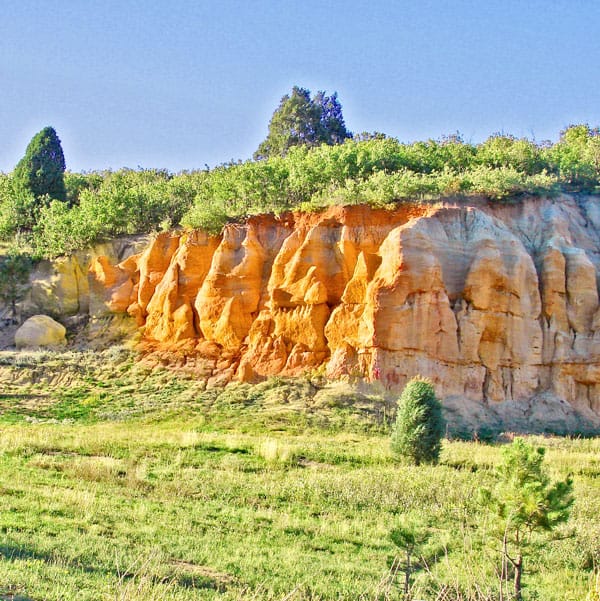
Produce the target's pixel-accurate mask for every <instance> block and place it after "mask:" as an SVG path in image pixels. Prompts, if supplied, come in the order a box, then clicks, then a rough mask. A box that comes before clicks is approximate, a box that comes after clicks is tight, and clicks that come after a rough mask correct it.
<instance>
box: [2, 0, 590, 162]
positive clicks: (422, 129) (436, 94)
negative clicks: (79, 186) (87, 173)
mask: <svg viewBox="0 0 600 601" xmlns="http://www.w3.org/2000/svg"><path fill="white" fill-rule="evenodd" d="M599 31H600V2H598V1H597V0H589V1H586V0H570V1H567V0H565V1H562V0H545V1H537V0H519V1H517V0H514V1H513V0H487V1H486V0H478V1H475V0H473V1H470V0H454V1H452V0H447V1H443V0H412V1H401V0H397V1H395V2H391V1H390V2H386V1H382V0H379V1H378V0H371V1H370V2H368V1H359V0H346V1H339V2H336V1H329V2H324V1H321V2H316V1H313V0H302V1H300V0H297V1H290V0H278V1H266V0H262V1H261V0H246V1H242V0H240V1H234V0H214V1H210V2H209V1H202V0H195V1H194V0H170V1H167V0H164V1H160V2H159V1H153V0H144V1H138V0H102V1H100V0H53V1H52V2H48V1H47V0H44V1H42V0H3V2H2V19H1V20H0V82H1V83H2V85H1V86H0V140H1V144H0V170H1V171H11V170H12V169H13V167H14V165H15V164H16V162H17V161H18V160H19V159H20V157H21V156H22V155H23V153H24V151H25V147H26V146H27V143H28V141H29V140H30V138H31V137H32V136H33V135H34V134H35V133H36V132H37V131H39V130H40V129H42V128H43V127H44V126H46V125H52V126H54V127H55V128H56V130H57V132H58V135H59V137H60V138H61V140H62V143H63V149H64V151H65V156H66V160H67V167H68V168H69V169H71V170H73V171H81V170H90V169H104V168H109V167H111V168H119V167H123V166H126V167H131V168H135V167H138V166H141V167H164V168H167V169H169V170H171V171H178V170H181V169H193V168H202V167H204V165H205V164H208V165H210V166H214V165H216V164H219V163H221V162H224V161H227V160H229V159H232V158H234V159H238V158H241V159H246V158H249V157H251V155H252V153H253V151H254V150H255V149H256V147H257V146H258V144H259V143H260V141H261V140H262V139H263V138H264V137H265V136H266V132H267V125H268V122H269V119H270V117H271V114H272V113H273V110H274V109H275V108H276V106H277V104H278V103H279V100H280V98H281V96H282V95H283V94H285V93H286V92H288V91H290V90H291V88H292V86H293V85H300V86H303V87H307V88H309V89H310V90H312V91H313V92H316V91H317V90H326V91H327V92H329V93H331V92H333V91H337V92H338V96H339V99H340V101H341V103H342V105H343V109H344V116H345V119H346V124H347V126H348V127H349V128H350V129H351V130H352V131H355V132H360V131H381V132H385V133H387V134H389V135H393V136H396V137H398V138H399V139H400V140H402V141H413V140H417V139H427V138H430V137H431V138H438V137H440V136H442V135H444V134H450V133H455V132H456V131H459V132H460V133H461V134H462V135H463V137H464V138H465V139H466V140H470V141H473V142H478V141H481V140H483V139H485V138H486V137H488V136H489V135H490V134H491V133H493V132H497V131H504V132H505V133H512V134H514V135H516V136H526V137H529V138H535V139H537V140H543V139H556V138H557V136H558V133H559V131H560V130H561V129H562V128H563V127H564V126H565V125H568V124H570V123H579V122H588V123H590V124H591V125H594V126H595V125H598V124H600V43H599V42H598V32H599Z"/></svg>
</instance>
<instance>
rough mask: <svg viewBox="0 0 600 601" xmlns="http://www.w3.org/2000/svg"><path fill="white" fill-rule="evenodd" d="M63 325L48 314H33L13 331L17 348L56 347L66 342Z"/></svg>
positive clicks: (65, 331)
mask: <svg viewBox="0 0 600 601" xmlns="http://www.w3.org/2000/svg"><path fill="white" fill-rule="evenodd" d="M66 333H67V330H66V328H65V326H63V325H62V324H60V323H58V322H57V321H54V319H52V317H49V316H48V315H34V316H33V317H30V318H29V319H27V320H26V321H25V323H24V324H23V325H22V326H21V327H20V328H19V329H18V330H17V331H16V332H15V346H16V347H17V348H18V349H24V348H41V347H58V346H64V345H65V344H66V339H65V335H66Z"/></svg>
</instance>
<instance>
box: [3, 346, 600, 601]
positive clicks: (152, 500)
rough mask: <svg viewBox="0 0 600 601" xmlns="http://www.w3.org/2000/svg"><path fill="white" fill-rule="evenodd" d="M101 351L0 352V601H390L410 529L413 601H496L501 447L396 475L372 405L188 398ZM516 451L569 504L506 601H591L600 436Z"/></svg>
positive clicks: (599, 557) (280, 392) (268, 393)
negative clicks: (416, 549) (394, 537)
mask: <svg viewBox="0 0 600 601" xmlns="http://www.w3.org/2000/svg"><path fill="white" fill-rule="evenodd" d="M110 352H111V353H112V354H111V355H108V354H107V352H105V353H96V354H94V355H93V354H86V353H79V354H78V353H62V354H50V353H37V354H36V353H31V354H25V353H21V354H19V355H17V354H10V353H2V354H0V355H2V356H0V363H1V364H2V365H0V368H1V369H0V411H1V416H0V599H11V600H18V599H20V600H21V601H25V600H34V601H42V600H44V601H58V600H60V601H70V600H75V599H76V600H77V601H86V600H90V601H92V600H94V601H96V600H123V601H125V600H140V601H141V600H145V601H150V600H163V599H164V600H188V599H189V600H192V599H219V600H223V601H229V600H242V599H255V600H266V599H273V600H275V599H277V600H283V599H288V600H297V601H299V600H315V601H316V600H318V599H323V600H325V599H327V600H355V599H363V600H376V599H381V600H384V599H402V598H403V597H402V582H403V578H404V576H403V573H402V570H403V564H402V559H403V554H402V552H401V550H399V549H398V548H397V547H395V546H394V544H393V543H392V541H391V539H390V536H389V534H390V531H391V530H392V529H393V528H394V527H395V526H396V525H398V524H401V523H402V522H403V520H406V519H407V518H408V516H417V517H419V518H421V519H423V520H427V521H428V522H429V534H430V537H429V540H428V541H427V544H426V545H425V546H424V547H423V549H422V550H421V555H422V557H423V560H422V561H421V562H420V563H421V565H420V566H419V569H418V571H417V572H416V573H415V574H414V577H413V579H412V584H411V590H412V594H413V599H427V600H430V599H431V600H439V601H441V600H447V601H455V600H456V601H458V600H459V599H460V600H463V599H464V600H466V599H470V600H479V601H485V600H491V599H495V600H497V599H499V596H498V595H499V593H498V589H499V586H498V574H497V570H498V568H499V559H500V546H501V540H500V538H499V537H498V530H497V524H496V523H495V518H494V516H493V515H492V514H491V513H490V512H489V511H488V510H487V509H485V508H484V507H483V505H482V503H481V501H480V495H479V490H480V489H481V488H482V487H492V486H493V485H494V466H495V465H496V464H497V463H498V462H499V460H500V448H501V447H502V445H503V444H504V443H503V442H496V443H494V444H483V443H479V442H464V441H446V442H445V443H444V448H443V452H442V459H441V462H440V464H439V465H438V466H433V467H432V466H420V467H414V466H410V465H404V464H401V463H398V462H396V461H395V460H394V459H393V457H392V456H391V453H390V449H389V427H390V425H389V418H388V417H387V416H388V415H389V411H390V409H389V406H388V405H389V400H388V399H385V398H384V397H383V396H377V395H372V396H368V395H363V396H360V397H359V398H358V399H357V403H356V406H351V405H350V404H349V402H348V399H347V396H346V395H345V394H343V393H342V392H341V391H340V390H338V389H336V388H332V389H329V390H328V392H327V394H325V393H324V392H323V391H322V390H321V391H318V392H317V393H315V386H314V382H311V379H310V378H306V379H303V380H300V381H297V382H295V383H290V382H286V381H269V382H267V383H264V384H261V385H258V386H255V387H253V388H251V387H244V386H238V387H234V388H231V389H226V390H225V391H222V390H221V391H215V390H206V389H205V388H204V386H203V385H201V384H200V383H199V382H197V381H196V380H194V379H193V378H188V377H186V376H184V375H182V374H176V373H172V372H168V371H165V370H154V371H150V370H148V369H145V368H143V367H140V366H139V365H134V364H133V363H132V362H131V358H130V356H129V355H128V354H127V353H126V352H125V351H123V352H122V353H120V352H119V351H118V350H114V349H113V350H112V351H110ZM42 367H43V369H42ZM531 440H532V441H533V442H534V443H535V444H540V445H543V446H544V447H546V449H547V454H546V462H547V464H548V466H549V469H550V471H551V473H552V476H553V477H555V478H559V477H564V476H566V475H567V474H568V473H572V474H573V478H574V490H575V504H574V506H573V509H572V513H571V518H570V520H569V521H568V522H567V523H566V524H563V525H561V526H560V527H558V528H557V529H556V530H554V531H552V532H551V533H548V534H544V535H541V536H539V537H537V538H535V539H534V540H533V541H532V544H531V546H530V547H529V548H528V550H527V552H526V555H525V570H524V571H525V575H524V599H525V600H526V601H533V600H544V601H559V600H560V601H563V600H572V601H598V599H600V592H599V586H600V582H599V581H598V576H597V574H598V572H597V566H598V562H599V561H600V511H599V507H598V503H599V499H600V478H599V476H600V440H598V439H566V438H541V437H536V438H531ZM509 598H510V597H507V596H506V595H505V596H504V599H505V600H507V599H509Z"/></svg>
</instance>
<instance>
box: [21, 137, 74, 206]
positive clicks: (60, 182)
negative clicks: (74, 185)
mask: <svg viewBox="0 0 600 601" xmlns="http://www.w3.org/2000/svg"><path fill="white" fill-rule="evenodd" d="M65 168H66V165H65V156H64V154H63V150H62V147H61V145H60V140H59V138H58V136H57V135H56V131H55V130H54V128H53V127H44V129H42V131H40V132H39V133H37V134H36V135H35V136H34V137H33V138H32V140H31V142H29V145H28V146H27V150H26V151H25V156H24V157H23V158H22V159H21V160H20V161H19V163H18V164H17V166H16V167H15V170H14V172H13V181H14V184H15V187H16V189H17V190H18V191H21V192H30V193H31V194H33V196H34V197H35V198H36V199H40V198H42V197H44V196H46V195H47V196H48V197H49V198H51V199H57V200H62V201H64V200H66V198H67V192H66V189H65V180H64V173H65Z"/></svg>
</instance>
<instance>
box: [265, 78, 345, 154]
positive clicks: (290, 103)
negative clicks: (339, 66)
mask: <svg viewBox="0 0 600 601" xmlns="http://www.w3.org/2000/svg"><path fill="white" fill-rule="evenodd" d="M351 135H352V134H351V133H350V132H349V131H348V130H347V129H346V124H345V123H344V117H343V115H342V105H341V104H340V102H339V101H338V98H337V92H334V93H333V94H332V95H331V96H326V95H325V92H317V94H315V96H314V97H313V98H312V99H311V97H310V90H307V89H305V88H299V87H298V86H294V88H293V89H292V94H291V95H288V94H286V95H285V96H283V98H282V99H281V101H280V103H279V106H278V107H277V109H276V110H275V112H274V113H273V117H272V118H271V121H270V123H269V134H268V135H267V138H266V140H264V141H263V142H262V143H261V144H260V146H259V147H258V150H257V151H256V152H255V153H254V158H255V159H265V158H268V157H270V156H276V155H278V156H284V155H286V154H287V152H288V150H289V149H290V148H291V147H292V146H319V145H320V144H329V145H333V144H340V143H342V142H343V141H344V140H345V139H346V138H350V137H351Z"/></svg>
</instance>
